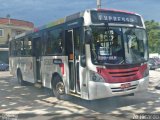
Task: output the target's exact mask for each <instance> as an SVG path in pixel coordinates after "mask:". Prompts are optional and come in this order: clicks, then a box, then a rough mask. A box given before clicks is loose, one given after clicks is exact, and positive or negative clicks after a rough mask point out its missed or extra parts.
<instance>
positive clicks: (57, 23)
mask: <svg viewBox="0 0 160 120" xmlns="http://www.w3.org/2000/svg"><path fill="white" fill-rule="evenodd" d="M85 11H106V12H107V11H110V12H119V13H127V14H134V15H138V16H140V15H139V14H137V13H134V12H129V11H124V10H117V9H86V10H85ZM85 11H83V12H78V13H75V14H72V15H69V16H66V17H64V18H61V19H58V20H56V21H53V22H50V23H48V24H46V25H43V26H40V27H37V28H34V30H31V31H29V32H26V33H22V34H20V35H17V36H16V37H15V38H20V37H23V36H24V35H28V34H30V33H34V32H38V31H40V30H43V29H46V28H50V27H53V26H56V25H60V24H63V23H66V22H69V21H72V20H75V19H78V18H80V17H83V15H84V12H85Z"/></svg>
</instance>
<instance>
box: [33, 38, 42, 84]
mask: <svg viewBox="0 0 160 120" xmlns="http://www.w3.org/2000/svg"><path fill="white" fill-rule="evenodd" d="M33 56H34V57H35V63H36V64H35V65H36V66H35V68H34V71H35V79H36V81H35V82H36V83H37V82H41V77H40V69H41V60H40V56H41V42H40V37H37V38H33Z"/></svg>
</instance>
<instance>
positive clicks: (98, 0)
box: [97, 0, 101, 8]
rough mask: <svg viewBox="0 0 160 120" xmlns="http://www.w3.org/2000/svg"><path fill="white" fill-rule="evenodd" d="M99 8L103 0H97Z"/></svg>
mask: <svg viewBox="0 0 160 120" xmlns="http://www.w3.org/2000/svg"><path fill="white" fill-rule="evenodd" d="M97 8H101V0H97Z"/></svg>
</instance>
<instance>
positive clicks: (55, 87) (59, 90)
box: [52, 75, 65, 99]
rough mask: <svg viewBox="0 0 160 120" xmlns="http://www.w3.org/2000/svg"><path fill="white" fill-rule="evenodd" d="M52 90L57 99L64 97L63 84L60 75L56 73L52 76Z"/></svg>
mask: <svg viewBox="0 0 160 120" xmlns="http://www.w3.org/2000/svg"><path fill="white" fill-rule="evenodd" d="M52 91H53V93H54V95H55V97H57V98H58V99H65V86H64V83H63V82H62V79H61V77H60V76H58V75H56V76H55V77H54V78H53V81H52Z"/></svg>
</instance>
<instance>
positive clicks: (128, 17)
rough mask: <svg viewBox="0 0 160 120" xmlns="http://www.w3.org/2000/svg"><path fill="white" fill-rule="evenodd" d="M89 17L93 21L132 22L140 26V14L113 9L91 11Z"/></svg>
mask: <svg viewBox="0 0 160 120" xmlns="http://www.w3.org/2000/svg"><path fill="white" fill-rule="evenodd" d="M91 18H92V22H93V23H100V22H108V23H120V24H132V25H137V26H142V21H141V18H140V16H138V15H134V14H128V13H122V12H113V11H98V12H96V11H92V12H91Z"/></svg>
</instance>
